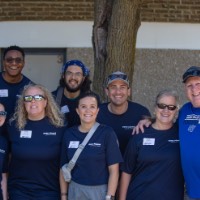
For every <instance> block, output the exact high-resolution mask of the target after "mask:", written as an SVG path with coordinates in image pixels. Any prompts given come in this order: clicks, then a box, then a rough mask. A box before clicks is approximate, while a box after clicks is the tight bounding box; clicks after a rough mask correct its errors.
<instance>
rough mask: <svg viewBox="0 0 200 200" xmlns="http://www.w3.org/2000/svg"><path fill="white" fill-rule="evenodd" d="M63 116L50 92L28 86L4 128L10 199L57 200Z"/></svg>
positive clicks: (58, 194)
mask: <svg viewBox="0 0 200 200" xmlns="http://www.w3.org/2000/svg"><path fill="white" fill-rule="evenodd" d="M64 128H65V127H64V125H63V116H62V114H61V113H60V111H59V108H58V107H57V105H56V103H55V101H54V99H53V97H52V95H51V93H50V92H49V91H48V90H47V89H46V88H45V87H43V86H41V85H28V86H26V87H25V88H24V90H23V92H22V95H21V96H20V97H19V100H18V105H17V107H16V111H15V114H14V117H13V118H12V119H11V120H10V125H9V127H8V131H9V139H10V142H11V162H10V168H9V179H8V191H9V199H10V200H27V199H31V200H58V199H60V189H59V157H60V150H61V148H60V147H61V140H62V137H63V131H64Z"/></svg>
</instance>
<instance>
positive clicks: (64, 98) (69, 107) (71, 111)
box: [53, 60, 91, 127]
mask: <svg viewBox="0 0 200 200" xmlns="http://www.w3.org/2000/svg"><path fill="white" fill-rule="evenodd" d="M89 72H90V71H89V69H88V68H87V67H86V66H85V65H84V64H83V62H81V61H80V60H70V61H68V62H66V63H65V65H64V66H63V68H62V75H61V79H60V86H59V87H58V88H57V90H56V91H54V92H53V95H54V96H55V98H56V101H57V103H58V105H59V106H60V107H61V111H62V113H64V114H65V116H66V121H67V123H68V125H67V126H68V127H71V126H73V125H77V124H79V123H80V120H79V117H78V114H77V113H76V110H75V108H76V102H77V98H78V97H79V95H80V94H81V93H83V92H86V91H88V90H90V85H91V80H90V79H89Z"/></svg>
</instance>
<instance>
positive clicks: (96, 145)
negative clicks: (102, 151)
mask: <svg viewBox="0 0 200 200" xmlns="http://www.w3.org/2000/svg"><path fill="white" fill-rule="evenodd" d="M88 145H89V146H92V147H101V144H100V143H95V142H94V143H89V144H88Z"/></svg>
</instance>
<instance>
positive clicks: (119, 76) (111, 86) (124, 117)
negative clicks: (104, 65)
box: [97, 71, 150, 155]
mask: <svg viewBox="0 0 200 200" xmlns="http://www.w3.org/2000/svg"><path fill="white" fill-rule="evenodd" d="M105 92H106V94H107V96H108V98H109V100H110V102H108V103H104V104H102V105H100V107H99V108H100V109H99V113H98V116H97V121H98V122H99V123H102V124H106V125H108V126H111V127H112V128H113V129H114V131H115V133H116V135H117V137H118V141H119V148H120V150H121V153H122V155H123V154H124V151H125V148H126V146H127V144H128V141H129V139H130V137H131V135H132V130H133V128H134V127H135V126H136V125H137V124H138V122H139V121H140V120H141V119H143V117H144V116H150V113H149V111H148V109H147V108H145V107H144V106H142V105H140V104H138V103H135V102H131V101H129V100H128V98H129V96H130V94H131V89H130V87H129V79H128V76H127V75H126V74H125V73H123V72H120V71H117V72H114V73H112V74H110V75H109V76H108V78H107V83H106V89H105Z"/></svg>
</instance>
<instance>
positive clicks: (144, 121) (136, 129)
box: [132, 119, 152, 135]
mask: <svg viewBox="0 0 200 200" xmlns="http://www.w3.org/2000/svg"><path fill="white" fill-rule="evenodd" d="M151 124H152V122H151V120H149V119H142V120H140V121H139V122H138V124H137V126H135V127H134V128H133V132H132V135H134V134H138V133H139V132H140V131H141V133H144V127H149V126H150V125H151Z"/></svg>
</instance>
